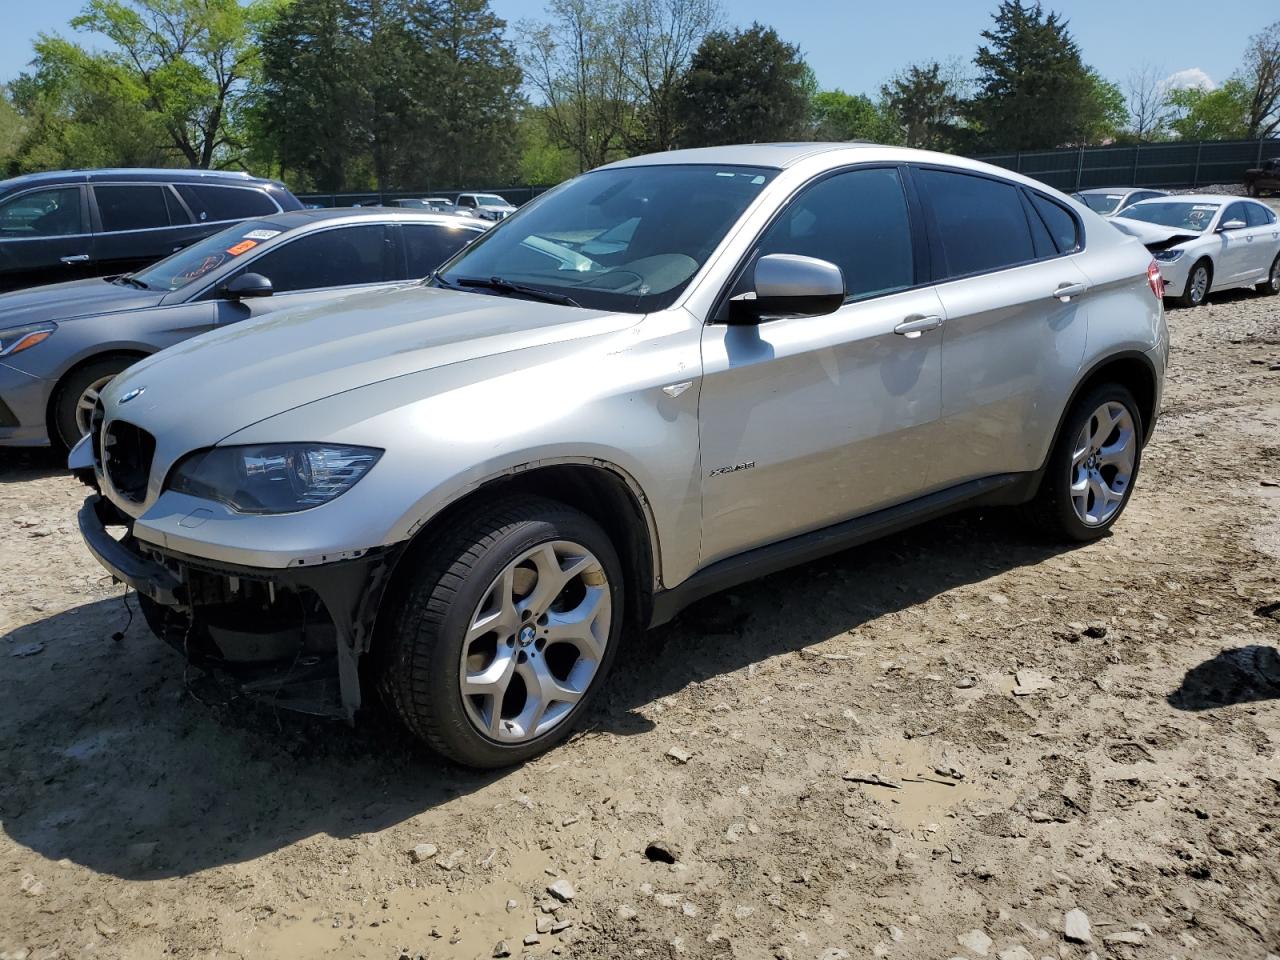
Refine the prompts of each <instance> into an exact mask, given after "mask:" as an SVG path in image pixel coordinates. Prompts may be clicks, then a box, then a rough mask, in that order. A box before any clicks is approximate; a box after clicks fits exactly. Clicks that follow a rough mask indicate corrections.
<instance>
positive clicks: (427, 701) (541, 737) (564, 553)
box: [378, 497, 624, 768]
mask: <svg viewBox="0 0 1280 960" xmlns="http://www.w3.org/2000/svg"><path fill="white" fill-rule="evenodd" d="M401 563H402V565H404V564H411V566H410V567H408V570H410V571H411V572H409V573H408V574H407V576H406V579H405V580H404V581H402V583H401V585H400V586H399V588H398V590H397V594H396V596H395V597H394V598H392V599H391V600H390V603H391V607H390V609H389V617H388V619H387V621H386V622H387V628H386V630H385V631H383V633H382V635H381V636H379V638H378V644H379V645H380V646H379V651H378V674H379V676H378V684H379V687H380V689H381V692H382V694H383V698H384V700H386V701H387V702H388V704H389V706H390V707H391V709H392V710H393V712H395V713H396V714H397V715H398V716H399V717H400V719H401V720H402V721H403V722H404V724H405V726H407V727H408V728H409V729H410V731H412V732H413V733H414V734H416V735H417V736H418V737H420V738H421V739H423V740H425V741H426V743H427V744H428V745H429V746H431V747H432V748H433V749H435V750H436V751H438V752H439V753H442V754H444V755H445V756H446V757H449V758H450V759H452V760H455V761H457V762H459V763H462V764H465V765H467V766H472V767H487V768H493V767H502V766H507V765H509V764H514V763H520V762H522V761H524V760H528V759H529V758H531V757H534V756H536V755H537V754H539V753H541V752H543V751H544V750H547V749H549V748H550V747H552V746H553V745H555V744H556V743H558V742H559V741H561V740H563V739H564V738H565V737H566V736H568V735H569V732H570V731H571V729H572V727H573V724H574V722H575V720H576V719H577V717H578V716H580V715H581V713H582V711H583V709H584V708H585V707H586V705H587V703H588V702H589V700H590V699H591V697H592V696H593V695H594V694H595V692H596V690H597V689H598V688H599V686H600V684H601V683H602V681H603V680H604V677H605V675H606V674H607V673H608V671H609V668H610V666H611V665H612V663H613V659H614V656H615V655H616V654H617V648H618V645H619V642H620V637H621V634H622V627H623V619H624V617H623V611H624V598H623V573H622V566H621V563H620V561H619V560H618V556H617V552H616V551H615V550H614V547H613V545H612V544H611V543H610V542H609V538H608V537H607V536H606V534H605V533H604V531H603V530H601V529H600V527H599V526H598V525H597V524H596V523H595V522H594V521H593V520H591V518H589V517H587V516H586V515H585V514H583V513H580V512H579V511H577V510H574V509H572V508H571V507H568V506H565V505H563V504H560V503H557V502H555V501H551V500H544V499H541V498H536V497H521V498H517V499H511V500H504V501H498V502H495V503H490V504H489V505H488V506H482V507H481V508H480V509H477V510H472V511H470V512H469V513H466V514H463V515H461V516H459V517H458V518H457V519H456V520H455V521H454V522H452V523H451V524H450V525H449V526H448V527H447V528H446V529H445V530H444V531H442V532H441V533H440V534H439V535H438V536H433V537H432V541H431V542H430V543H428V544H425V545H424V546H423V548H422V549H420V550H417V551H415V552H413V553H411V554H409V555H407V556H406V557H405V559H404V560H403V561H401Z"/></svg>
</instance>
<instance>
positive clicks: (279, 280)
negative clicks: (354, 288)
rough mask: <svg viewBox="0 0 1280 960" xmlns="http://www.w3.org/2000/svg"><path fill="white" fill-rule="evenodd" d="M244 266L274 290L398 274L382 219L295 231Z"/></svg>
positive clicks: (368, 280) (370, 280)
mask: <svg viewBox="0 0 1280 960" xmlns="http://www.w3.org/2000/svg"><path fill="white" fill-rule="evenodd" d="M246 269H247V270H249V271H251V272H253V273H260V274H262V275H263V276H264V277H266V278H267V279H268V280H270V281H271V285H272V287H274V288H275V291H276V292H277V293H287V292H288V291H290V290H311V289H313V288H316V287H341V286H346V285H348V284H353V283H381V282H384V281H388V280H398V279H401V278H400V270H399V268H398V266H397V265H396V264H395V262H394V250H393V248H392V246H391V242H390V238H389V237H388V236H387V228H386V227H384V226H382V225H381V224H378V225H376V226H372V225H371V226H359V227H337V228H334V229H332V230H322V231H321V232H319V233H313V234H310V235H308V236H305V237H299V238H298V239H297V240H294V241H293V242H292V243H289V244H286V245H285V246H283V247H281V248H279V249H278V250H272V251H271V252H270V253H267V254H263V256H262V257H261V258H259V259H258V260H255V261H253V263H252V264H250V265H249V266H248V267H247V268H246Z"/></svg>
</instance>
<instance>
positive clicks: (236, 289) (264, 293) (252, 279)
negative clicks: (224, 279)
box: [223, 273, 275, 300]
mask: <svg viewBox="0 0 1280 960" xmlns="http://www.w3.org/2000/svg"><path fill="white" fill-rule="evenodd" d="M223 292H224V293H225V294H226V297H227V299H228V300H250V299H252V298H254V297H269V296H271V294H273V293H274V292H275V291H274V290H273V289H272V287H271V281H270V280H268V279H267V278H266V277H264V276H263V275H262V274H260V273H242V274H240V276H238V277H236V278H235V279H234V280H232V281H231V282H230V283H228V284H227V285H226V286H225V287H224V288H223Z"/></svg>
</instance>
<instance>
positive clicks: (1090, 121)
mask: <svg viewBox="0 0 1280 960" xmlns="http://www.w3.org/2000/svg"><path fill="white" fill-rule="evenodd" d="M994 20H995V24H994V26H993V27H992V29H990V30H984V31H983V33H982V36H983V38H984V39H985V40H986V41H987V43H986V44H984V45H982V46H980V47H979V48H978V54H977V56H976V57H975V58H974V63H975V64H976V65H977V67H978V71H979V78H978V93H977V96H975V97H974V98H973V100H972V101H970V103H969V105H968V109H967V113H968V115H969V118H970V120H971V121H972V122H973V123H974V125H975V126H976V127H977V128H978V130H979V131H981V139H982V142H983V144H984V146H986V147H987V148H989V149H993V150H1030V149H1037V148H1045V147H1059V146H1065V145H1069V144H1077V143H1084V142H1087V141H1088V140H1089V139H1090V137H1091V136H1092V135H1094V134H1096V133H1097V131H1099V130H1100V129H1101V128H1104V127H1106V126H1107V125H1108V124H1111V125H1112V126H1113V127H1114V126H1115V124H1114V116H1115V102H1114V101H1113V99H1112V92H1113V88H1112V89H1107V88H1104V86H1103V84H1102V83H1101V82H1100V80H1099V78H1098V77H1097V74H1096V73H1093V72H1092V71H1091V70H1089V69H1088V68H1087V67H1085V65H1084V63H1083V62H1082V60H1081V58H1080V48H1079V47H1078V46H1077V44H1076V42H1075V40H1074V39H1073V38H1072V36H1071V33H1070V32H1069V31H1068V29H1067V23H1066V21H1065V20H1063V19H1062V18H1061V17H1060V16H1059V15H1058V14H1057V13H1053V12H1050V13H1047V14H1046V13H1045V12H1044V9H1043V7H1042V6H1041V5H1040V4H1039V3H1036V4H1034V5H1025V4H1024V3H1023V2H1022V0H1003V2H1001V4H1000V7H999V9H998V10H997V11H996V13H995V15H994ZM1110 86H1111V85H1107V87H1110ZM1115 92H1118V91H1115ZM1123 99H1124V98H1123V97H1120V109H1123Z"/></svg>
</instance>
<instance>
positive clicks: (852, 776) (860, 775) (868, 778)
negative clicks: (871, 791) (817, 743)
mask: <svg viewBox="0 0 1280 960" xmlns="http://www.w3.org/2000/svg"><path fill="white" fill-rule="evenodd" d="M840 779H841V780H847V781H849V782H850V783H868V784H870V785H871V786H873V787H889V788H890V789H891V790H901V789H902V784H900V783H898V782H896V781H894V780H890V779H888V778H887V777H882V776H880V774H878V773H872V772H871V771H869V770H848V771H846V772H845V773H843V774H841V775H840Z"/></svg>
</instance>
